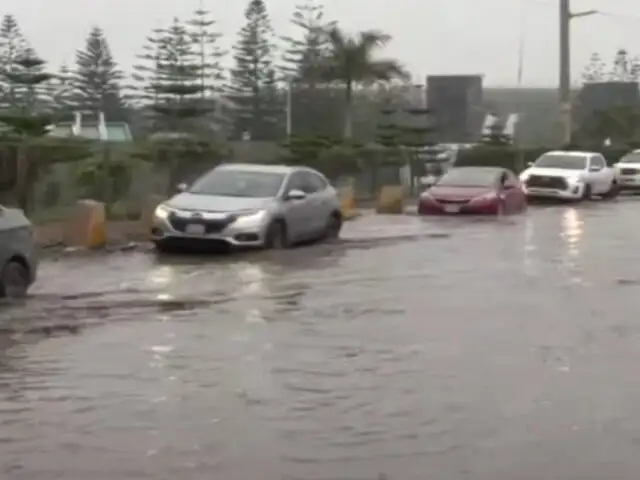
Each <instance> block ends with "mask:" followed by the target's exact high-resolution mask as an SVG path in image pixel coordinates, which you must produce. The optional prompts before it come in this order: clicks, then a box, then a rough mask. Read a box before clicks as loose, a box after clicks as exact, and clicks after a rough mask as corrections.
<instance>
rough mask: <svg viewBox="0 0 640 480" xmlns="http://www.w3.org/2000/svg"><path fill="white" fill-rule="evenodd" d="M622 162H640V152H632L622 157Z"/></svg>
mask: <svg viewBox="0 0 640 480" xmlns="http://www.w3.org/2000/svg"><path fill="white" fill-rule="evenodd" d="M620 163H640V152H631V153H629V154H627V155H625V156H624V157H622V158H621V159H620Z"/></svg>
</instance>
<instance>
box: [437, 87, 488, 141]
mask: <svg viewBox="0 0 640 480" xmlns="http://www.w3.org/2000/svg"><path fill="white" fill-rule="evenodd" d="M427 105H428V108H429V110H430V111H431V112H432V113H433V115H434V117H435V120H436V124H437V125H438V138H439V140H440V141H442V142H448V143H471V142H475V141H478V140H479V139H480V138H481V136H482V126H483V125H482V124H483V122H484V119H485V113H486V112H485V108H484V105H483V87H482V76H481V75H429V76H428V77H427Z"/></svg>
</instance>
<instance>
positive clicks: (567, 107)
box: [558, 0, 598, 144]
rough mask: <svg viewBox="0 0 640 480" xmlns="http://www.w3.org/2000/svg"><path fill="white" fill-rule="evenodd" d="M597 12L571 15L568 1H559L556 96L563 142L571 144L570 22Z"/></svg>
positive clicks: (591, 11)
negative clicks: (558, 102) (557, 97)
mask: <svg viewBox="0 0 640 480" xmlns="http://www.w3.org/2000/svg"><path fill="white" fill-rule="evenodd" d="M596 13H598V11H597V10H587V11H584V12H578V13H571V5H570V0H560V69H559V74H560V78H559V84H558V94H559V101H560V114H561V116H562V128H563V134H564V135H563V142H564V143H565V144H569V143H570V142H571V133H572V131H573V125H572V121H571V20H573V19H574V18H578V17H588V16H590V15H594V14H596Z"/></svg>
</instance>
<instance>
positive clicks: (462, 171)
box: [436, 167, 500, 187]
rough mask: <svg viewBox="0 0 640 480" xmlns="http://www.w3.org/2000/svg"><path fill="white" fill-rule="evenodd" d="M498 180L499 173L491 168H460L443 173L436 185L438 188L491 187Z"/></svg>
mask: <svg viewBox="0 0 640 480" xmlns="http://www.w3.org/2000/svg"><path fill="white" fill-rule="evenodd" d="M499 180H500V172H499V171H498V170H495V169H492V168H489V169H487V168H482V167H479V168H475V167H460V168H452V169H450V170H449V171H448V172H447V173H445V174H444V175H443V176H442V177H440V180H438V183H436V185H437V186H440V187H493V186H495V185H497V183H498V181H499Z"/></svg>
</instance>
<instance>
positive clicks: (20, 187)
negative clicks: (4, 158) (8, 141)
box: [14, 143, 30, 211]
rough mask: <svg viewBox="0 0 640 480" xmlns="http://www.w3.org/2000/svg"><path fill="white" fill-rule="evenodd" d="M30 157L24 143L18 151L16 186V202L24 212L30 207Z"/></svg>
mask: <svg viewBox="0 0 640 480" xmlns="http://www.w3.org/2000/svg"><path fill="white" fill-rule="evenodd" d="M29 170H30V165H29V157H28V155H27V148H26V145H25V144H24V143H22V144H21V145H19V146H18V149H17V151H16V185H15V194H14V197H15V200H16V203H17V206H18V207H19V208H21V209H23V210H24V211H27V209H28V207H29Z"/></svg>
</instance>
